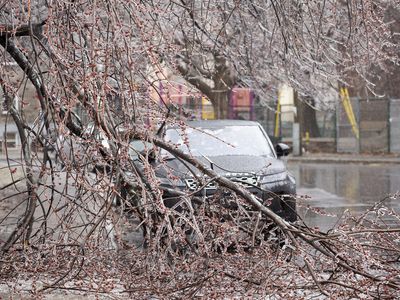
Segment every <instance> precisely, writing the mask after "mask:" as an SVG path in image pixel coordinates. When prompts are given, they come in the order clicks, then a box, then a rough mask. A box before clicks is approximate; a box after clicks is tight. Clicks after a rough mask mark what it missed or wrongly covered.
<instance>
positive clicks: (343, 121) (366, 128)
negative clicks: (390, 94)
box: [336, 98, 400, 153]
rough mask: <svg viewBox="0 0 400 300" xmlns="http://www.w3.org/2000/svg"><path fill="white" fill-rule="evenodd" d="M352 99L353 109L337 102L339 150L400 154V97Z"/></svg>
mask: <svg viewBox="0 0 400 300" xmlns="http://www.w3.org/2000/svg"><path fill="white" fill-rule="evenodd" d="M349 101H350V103H351V107H352V110H351V111H350V112H349V110H346V105H344V104H343V103H342V102H339V103H338V105H337V119H336V120H337V121H336V130H337V135H336V137H337V139H336V145H337V152H353V153H388V152H392V153H400V99H397V100H395V99H387V98H372V99H371V98H369V99H360V98H351V99H350V100H349ZM351 114H353V116H352V115H351ZM352 119H353V120H354V121H353V122H352Z"/></svg>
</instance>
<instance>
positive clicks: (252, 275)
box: [0, 0, 399, 298]
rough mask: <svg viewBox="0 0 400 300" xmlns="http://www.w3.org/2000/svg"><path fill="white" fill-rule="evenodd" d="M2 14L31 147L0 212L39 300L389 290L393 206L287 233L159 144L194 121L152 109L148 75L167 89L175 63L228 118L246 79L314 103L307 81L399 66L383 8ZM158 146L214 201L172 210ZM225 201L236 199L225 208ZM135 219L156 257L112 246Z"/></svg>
mask: <svg viewBox="0 0 400 300" xmlns="http://www.w3.org/2000/svg"><path fill="white" fill-rule="evenodd" d="M392 5H394V6H396V5H397V6H398V4H397V3H396V2H393V3H392ZM0 9H1V10H0V14H1V16H0V18H1V23H2V25H1V26H0V28H1V31H0V44H1V46H2V52H1V54H2V62H3V64H2V67H1V69H0V80H1V87H2V90H3V93H4V95H5V99H6V104H7V108H8V112H9V116H10V117H11V118H12V119H13V121H14V123H15V124H16V127H17V130H18V133H19V137H20V139H21V149H22V151H21V155H20V157H22V159H18V158H14V162H12V161H11V157H10V156H9V157H8V158H9V164H8V165H7V166H6V169H8V170H9V173H10V174H11V175H12V174H14V173H15V172H18V174H19V177H18V178H17V177H13V175H12V176H11V178H12V180H11V183H9V184H7V185H6V186H5V187H3V190H4V194H3V199H2V200H1V204H2V206H4V207H11V209H10V208H9V209H8V211H7V210H4V211H5V213H4V215H2V216H1V219H0V222H1V224H0V225H2V227H3V228H6V229H7V231H6V233H7V234H6V235H2V236H1V239H2V241H1V244H0V247H1V252H2V259H1V261H0V268H1V270H2V272H0V274H2V275H1V276H2V278H4V279H5V280H7V282H10V279H15V282H16V284H17V283H18V280H17V279H16V278H18V274H25V275H27V276H29V275H34V276H33V277H34V279H33V280H34V282H33V288H32V289H31V291H32V292H33V293H39V292H43V291H44V290H48V289H54V288H58V289H70V290H78V291H82V292H94V293H107V292H115V290H114V288H115V287H117V288H118V289H119V292H115V293H119V295H124V294H127V295H130V296H132V297H133V296H136V297H143V296H149V295H152V294H157V295H159V296H161V297H164V298H190V297H194V296H196V295H203V296H204V297H206V298H207V297H223V296H224V295H228V297H235V296H237V295H246V293H251V294H252V295H256V296H260V297H263V296H267V295H273V294H276V295H280V296H281V297H285V298H288V297H292V298H299V297H313V296H318V295H325V296H331V297H343V298H351V297H355V298H357V297H371V298H393V297H394V296H395V295H396V291H397V290H398V287H399V282H398V274H399V269H398V258H399V248H398V240H399V230H398V229H397V228H394V229H393V228H388V227H387V226H386V225H385V224H384V223H383V222H381V217H382V215H393V216H394V217H395V218H398V215H396V213H395V212H393V211H391V210H389V209H388V208H386V207H385V206H384V201H382V202H381V203H379V204H377V205H376V206H375V207H373V208H371V210H370V211H368V212H367V213H366V214H365V215H363V216H357V217H354V216H348V217H347V218H344V219H343V221H342V222H340V223H339V224H338V226H337V227H336V228H333V229H332V231H331V232H329V233H322V232H319V231H318V230H316V229H312V228H308V227H307V226H306V224H303V223H302V222H299V224H291V223H289V222H286V221H285V220H283V219H282V218H281V217H279V216H278V215H276V214H275V213H273V212H272V211H271V210H270V209H269V208H268V205H267V204H266V203H262V202H261V201H259V199H257V198H256V197H255V196H254V195H253V194H251V193H249V192H248V191H247V190H246V189H244V188H243V187H241V186H239V185H236V184H234V183H233V182H231V181H229V180H228V179H226V178H223V177H220V176H218V175H217V174H216V173H215V172H213V170H209V169H208V168H207V167H205V166H204V165H203V164H202V163H201V162H199V161H197V160H196V159H194V158H193V157H191V156H189V155H187V154H185V153H182V152H181V151H179V150H177V149H176V148H177V147H176V146H177V145H174V144H171V143H167V142H165V141H164V140H163V139H162V137H160V133H161V132H162V129H163V128H164V127H165V126H166V124H169V123H179V124H180V126H181V127H182V129H183V130H184V128H185V122H184V120H180V119H178V118H177V117H176V116H174V115H173V112H171V111H169V110H168V108H166V107H165V106H160V105H159V104H158V103H155V102H153V101H151V100H149V91H150V90H153V91H154V90H155V91H157V80H154V74H156V78H160V80H161V79H164V78H166V77H167V76H164V75H165V74H164V73H165V72H167V71H166V68H168V69H170V70H173V71H176V72H177V73H178V72H179V73H180V74H182V75H183V76H184V77H185V78H186V79H187V81H188V82H190V83H191V84H193V85H194V86H195V87H197V88H198V89H199V90H200V91H202V92H203V93H204V94H206V95H207V96H208V97H209V98H210V100H211V101H212V102H213V105H214V106H215V107H216V108H218V111H219V112H220V116H221V117H224V114H225V113H226V109H225V107H226V105H227V95H228V93H229V90H230V89H231V88H232V86H233V85H234V84H235V83H236V82H237V81H238V80H241V81H243V82H246V84H250V83H251V84H252V86H254V87H255V88H256V89H258V90H259V92H260V94H262V93H264V94H267V93H268V92H270V89H268V88H266V87H267V86H268V85H270V84H272V83H274V82H277V81H282V80H286V81H288V82H289V83H290V84H292V85H294V86H295V87H296V89H297V90H298V91H299V92H300V93H304V94H307V95H312V94H313V93H314V92H315V90H314V88H313V86H312V85H311V84H310V79H309V78H306V77H305V75H304V74H306V73H307V72H309V74H311V76H310V77H313V80H318V79H320V80H324V81H325V82H327V83H330V82H334V81H337V80H340V81H341V82H344V83H345V80H346V79H345V78H344V77H343V74H346V72H349V71H352V72H356V73H357V74H360V76H364V72H366V71H368V70H369V69H368V68H367V66H369V65H371V64H374V63H379V62H383V61H388V60H389V61H393V62H397V61H398V51H396V49H397V45H396V44H395V43H392V42H391V34H394V33H390V31H389V30H388V24H386V23H385V22H384V19H383V18H382V17H383V12H384V11H385V9H386V4H385V5H384V4H380V3H376V2H374V1H353V2H346V3H342V2H341V1H323V2H322V3H319V2H314V1H279V2H278V1H251V2H249V1H222V2H219V1H216V2H213V1H166V0H160V1H120V0H113V1H84V2H82V1H71V2H65V1H57V0H53V1H30V2H27V3H25V2H24V1H14V2H13V3H8V2H5V3H4V4H2V5H0ZM382 45H384V47H382ZM382 53H384V54H385V55H384V56H383V57H381V55H380V54H382ZM9 65H12V66H13V67H12V68H11V69H10V68H9V67H8V66H9ZM6 66H7V67H6ZM365 78H366V77H365ZM367 83H368V82H367ZM29 87H30V88H31V89H33V90H34V95H36V96H37V100H36V98H35V97H34V96H32V94H31V95H28V94H27V91H28V89H29ZM36 101H37V102H38V107H37V108H36V110H34V111H33V112H32V111H28V104H29V103H28V102H36ZM29 116H31V117H29ZM132 139H136V140H140V141H144V142H146V143H145V144H144V145H145V147H144V151H142V152H140V153H137V156H138V157H139V159H140V160H141V161H142V165H141V167H138V165H137V164H136V163H134V162H133V160H132V159H131V157H130V156H129V151H130V147H129V143H130V141H131V140H132ZM160 148H161V149H164V150H165V151H168V152H169V153H170V154H171V155H173V156H175V157H177V158H179V159H180V160H182V161H184V162H185V163H186V164H188V165H192V166H194V167H195V168H197V169H198V170H199V171H200V172H201V173H202V174H204V175H205V176H201V178H199V184H200V185H202V184H203V185H204V184H205V182H204V180H205V181H215V182H216V184H218V185H219V187H220V188H219V189H220V192H221V194H217V195H216V196H215V197H214V198H213V199H207V201H204V199H197V198H196V197H194V196H193V193H186V192H182V191H169V192H174V193H175V194H176V197H177V199H178V201H179V204H180V205H181V207H182V208H183V209H182V210H176V209H171V208H168V207H166V206H165V205H164V202H163V190H162V189H161V188H160V186H159V182H158V179H157V176H156V175H155V170H154V168H153V165H152V164H151V161H152V159H154V156H156V157H157V156H158V155H159V154H158V149H160ZM56 158H57V159H56ZM157 159H158V157H157ZM11 163H13V164H14V163H17V166H16V169H14V168H15V166H14V165H12V164H11ZM122 187H124V188H122ZM226 189H228V190H230V191H231V192H232V193H231V195H232V196H231V197H222V195H223V191H224V190H226ZM122 191H124V192H122ZM393 197H397V196H396V195H394V196H393ZM117 203H119V204H120V205H119V206H116V205H115V204H117ZM232 203H233V204H234V205H230V204H232ZM132 219H133V220H134V221H132ZM132 224H134V226H136V227H138V228H143V234H144V238H143V239H142V238H140V239H139V238H137V240H139V241H140V242H141V241H144V242H143V244H144V245H145V247H133V246H132V245H131V244H129V243H128V242H127V241H125V240H124V239H123V238H122V234H117V233H118V231H119V228H122V229H123V230H124V231H127V228H128V227H129V226H132ZM349 241H350V242H349ZM116 246H118V247H117V248H118V251H111V252H110V251H109V250H110V248H116ZM249 270H251V271H249ZM40 275H43V276H42V277H41V276H40ZM39 282H40V284H41V287H40V288H38V289H36V287H37V284H39ZM66 283H69V284H70V285H67V284H66ZM288 283H290V284H288ZM71 284H72V287H71ZM82 284H83V286H87V287H83V286H82Z"/></svg>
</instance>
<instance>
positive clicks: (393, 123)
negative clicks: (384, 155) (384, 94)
mask: <svg viewBox="0 0 400 300" xmlns="http://www.w3.org/2000/svg"><path fill="white" fill-rule="evenodd" d="M389 128H390V130H389V132H390V134H389V140H390V142H389V147H390V152H392V153H400V99H391V100H390V103H389Z"/></svg>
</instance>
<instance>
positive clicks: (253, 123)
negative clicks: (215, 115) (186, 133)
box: [186, 120, 260, 128]
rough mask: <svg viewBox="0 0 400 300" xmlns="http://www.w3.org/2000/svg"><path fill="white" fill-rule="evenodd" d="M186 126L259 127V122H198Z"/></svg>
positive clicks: (191, 122) (188, 122) (189, 122)
mask: <svg viewBox="0 0 400 300" xmlns="http://www.w3.org/2000/svg"><path fill="white" fill-rule="evenodd" d="M186 124H187V125H188V126H190V127H195V128H196V127H201V128H216V127H217V128H218V127H225V126H259V125H260V124H259V123H258V122H254V121H247V120H196V121H187V122H186Z"/></svg>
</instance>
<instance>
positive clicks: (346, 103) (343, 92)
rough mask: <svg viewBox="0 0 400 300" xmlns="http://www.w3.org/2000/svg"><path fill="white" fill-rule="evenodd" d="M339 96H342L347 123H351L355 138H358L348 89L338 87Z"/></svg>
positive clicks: (358, 134)
mask: <svg viewBox="0 0 400 300" xmlns="http://www.w3.org/2000/svg"><path fill="white" fill-rule="evenodd" d="M340 96H341V98H342V103H343V107H344V110H345V111H346V115H347V118H348V119H349V123H350V125H351V129H352V131H353V133H354V135H355V136H356V138H357V139H359V138H360V133H359V130H358V126H357V121H356V117H355V115H354V111H353V107H352V105H351V102H350V97H349V91H348V90H347V88H341V89H340Z"/></svg>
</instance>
